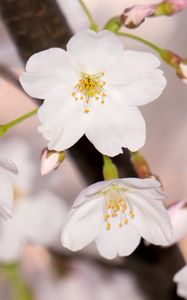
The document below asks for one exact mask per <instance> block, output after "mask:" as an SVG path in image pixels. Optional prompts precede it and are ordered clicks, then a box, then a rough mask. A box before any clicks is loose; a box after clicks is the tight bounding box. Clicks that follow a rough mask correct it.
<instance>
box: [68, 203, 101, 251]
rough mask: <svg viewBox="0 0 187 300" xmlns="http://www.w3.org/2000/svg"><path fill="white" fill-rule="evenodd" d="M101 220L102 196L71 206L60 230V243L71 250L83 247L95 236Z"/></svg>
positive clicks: (97, 233) (99, 228) (98, 230)
mask: <svg viewBox="0 0 187 300" xmlns="http://www.w3.org/2000/svg"><path fill="white" fill-rule="evenodd" d="M103 220H104V215H103V198H96V199H92V200H90V201H85V202H84V203H82V205H80V206H79V207H75V208H72V210H71V211H70V213H69V216H68V218H67V222H66V224H65V227H64V230H63V232H62V245H63V246H64V247H66V248H68V249H70V250H72V251H77V250H80V249H82V248H84V247H85V246H86V245H88V244H89V243H90V242H92V241H93V240H95V239H96V238H97V236H98V235H99V232H100V230H101V226H102V223H103Z"/></svg>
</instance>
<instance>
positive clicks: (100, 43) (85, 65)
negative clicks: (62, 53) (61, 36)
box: [67, 30, 123, 73]
mask: <svg viewBox="0 0 187 300" xmlns="http://www.w3.org/2000/svg"><path fill="white" fill-rule="evenodd" d="M67 51H68V53H70V54H71V55H72V57H73V58H74V59H75V62H76V64H77V65H78V67H79V68H80V69H81V71H83V72H88V73H95V72H96V73H98V72H104V71H105V70H106V69H109V68H110V67H111V66H112V65H114V64H115V63H116V62H117V61H119V60H120V58H121V56H122V54H123V43H122V41H121V40H120V39H119V38H118V37H117V36H116V35H115V34H114V33H112V32H110V31H108V30H104V31H101V32H99V33H96V32H94V31H91V30H84V31H81V32H79V33H77V34H75V35H74V36H73V37H72V38H71V39H70V41H69V42H68V44H67Z"/></svg>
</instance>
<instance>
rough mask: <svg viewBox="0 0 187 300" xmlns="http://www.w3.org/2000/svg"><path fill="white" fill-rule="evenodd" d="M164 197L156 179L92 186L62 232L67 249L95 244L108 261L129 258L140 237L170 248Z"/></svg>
mask: <svg viewBox="0 0 187 300" xmlns="http://www.w3.org/2000/svg"><path fill="white" fill-rule="evenodd" d="M164 199H165V195H164V194H163V193H162V192H161V191H160V183H159V182H158V181H156V180H153V179H137V178H126V179H115V180H111V181H102V182H98V183H96V184H93V185H91V186H89V187H88V188H86V189H85V190H83V191H82V192H81V193H80V194H79V196H78V197H77V199H76V200H75V202H74V204H73V206H72V209H71V210H70V213H69V215H68V217H67V220H66V223H65V226H64V230H63V233H62V244H63V246H64V247H66V248H68V249H70V250H72V251H77V250H80V249H82V248H83V247H85V246H86V245H88V244H89V243H91V242H92V241H95V242H96V247H97V249H98V251H99V253H100V254H101V255H102V256H104V257H105V258H108V259H113V258H114V257H116V256H117V255H119V256H126V255H130V254H131V253H132V252H133V251H134V250H135V249H136V247H137V246H138V244H139V243H140V239H141V237H143V238H144V239H145V240H147V241H148V242H150V243H152V244H155V245H168V244H169V243H170V240H171V236H172V231H171V224H170V220H169V216H168V214H167V211H166V209H165V207H164V204H163V200H164Z"/></svg>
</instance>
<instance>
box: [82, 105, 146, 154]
mask: <svg viewBox="0 0 187 300" xmlns="http://www.w3.org/2000/svg"><path fill="white" fill-rule="evenodd" d="M107 101H109V102H108V103H107ZM90 115H91V120H90V123H89V127H88V129H87V131H86V136H87V138H88V139H89V140H90V141H91V142H92V143H93V144H94V146H95V147H96V148H97V150H98V151H100V152H101V153H102V154H105V155H108V156H111V157H112V156H115V155H118V154H119V153H122V147H124V148H128V149H130V150H131V151H136V150H138V149H139V148H141V147H142V146H143V145H144V143H145V122H144V119H143V117H142V115H141V113H140V111H139V110H138V109H137V108H136V107H123V106H120V105H117V104H114V103H111V99H106V103H105V104H103V105H102V104H100V103H97V107H95V109H93V110H92V112H91V113H90Z"/></svg>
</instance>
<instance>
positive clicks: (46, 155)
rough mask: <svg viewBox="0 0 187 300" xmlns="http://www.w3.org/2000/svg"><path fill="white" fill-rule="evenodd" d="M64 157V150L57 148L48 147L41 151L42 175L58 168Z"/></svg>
mask: <svg viewBox="0 0 187 300" xmlns="http://www.w3.org/2000/svg"><path fill="white" fill-rule="evenodd" d="M64 158H65V153H64V151H61V152H57V151H55V150H48V148H44V149H43V151H42V153H41V166H40V172H41V175H42V176H44V175H47V174H49V173H50V172H51V171H53V170H56V169H57V168H58V167H59V166H60V164H61V163H62V162H63V160H64Z"/></svg>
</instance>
